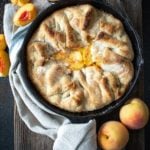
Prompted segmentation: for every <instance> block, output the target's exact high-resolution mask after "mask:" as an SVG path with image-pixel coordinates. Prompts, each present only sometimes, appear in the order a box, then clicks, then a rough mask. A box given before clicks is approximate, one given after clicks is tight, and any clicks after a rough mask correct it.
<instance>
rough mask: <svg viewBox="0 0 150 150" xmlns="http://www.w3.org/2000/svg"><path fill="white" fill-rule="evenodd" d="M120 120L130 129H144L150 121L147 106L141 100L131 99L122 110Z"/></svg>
mask: <svg viewBox="0 0 150 150" xmlns="http://www.w3.org/2000/svg"><path fill="white" fill-rule="evenodd" d="M119 115H120V120H121V122H122V123H123V124H124V125H126V126H127V127H128V128H130V129H140V128H143V127H144V126H145V125H146V124H147V122H148V119H149V110H148V107H147V105H146V104H145V103H144V102H143V101H142V100H141V99H139V98H133V99H131V100H130V101H129V102H128V103H127V104H125V105H124V106H123V107H122V108H121V109H120V114H119Z"/></svg>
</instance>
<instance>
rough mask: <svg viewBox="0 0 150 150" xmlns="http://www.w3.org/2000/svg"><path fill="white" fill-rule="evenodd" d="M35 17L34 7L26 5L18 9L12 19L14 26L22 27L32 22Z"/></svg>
mask: <svg viewBox="0 0 150 150" xmlns="http://www.w3.org/2000/svg"><path fill="white" fill-rule="evenodd" d="M36 15H37V10H36V7H35V6H34V4H32V3H28V4H25V5H24V6H22V7H21V8H19V9H18V11H17V12H16V14H15V16H14V18H13V22H14V24H15V25H16V26H24V25H27V24H28V23H30V22H32V21H33V20H34V19H35V17H36Z"/></svg>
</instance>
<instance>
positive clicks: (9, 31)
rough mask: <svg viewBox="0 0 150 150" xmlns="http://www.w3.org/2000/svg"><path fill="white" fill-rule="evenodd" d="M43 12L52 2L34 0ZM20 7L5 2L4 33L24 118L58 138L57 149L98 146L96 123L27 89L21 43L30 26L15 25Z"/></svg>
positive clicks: (11, 75)
mask: <svg viewBox="0 0 150 150" xmlns="http://www.w3.org/2000/svg"><path fill="white" fill-rule="evenodd" d="M33 2H34V3H35V4H36V6H37V7H38V9H39V12H40V11H41V10H42V9H44V8H45V6H48V5H49V4H48V3H47V1H46V0H34V1H33ZM15 11H16V7H15V6H13V5H12V4H7V5H6V6H5V12H4V34H5V36H6V41H7V44H8V47H9V54H10V60H11V68H10V73H9V80H10V85H11V89H12V92H13V95H14V99H15V102H16V105H17V109H18V112H19V115H20V117H21V119H22V120H23V121H24V123H25V124H26V125H27V127H28V128H29V129H30V130H32V131H33V132H36V133H39V134H43V135H47V136H48V137H50V138H51V139H53V140H54V145H53V149H54V150H96V149H97V144H96V123H95V120H90V121H89V122H87V123H82V124H73V123H71V122H70V120H68V119H67V118H66V117H64V116H61V115H58V114H56V113H54V112H52V111H51V110H49V109H47V108H46V107H44V106H43V105H42V104H41V103H39V102H38V101H36V99H35V98H34V96H33V95H32V93H31V92H30V91H29V90H28V89H27V87H26V86H25V84H24V80H23V78H22V74H21V69H22V68H21V65H20V62H19V52H20V47H21V45H22V43H23V40H24V36H25V34H26V31H27V30H28V27H29V26H30V24H29V25H27V26H25V27H20V28H14V27H13V23H12V18H13V15H14V12H15Z"/></svg>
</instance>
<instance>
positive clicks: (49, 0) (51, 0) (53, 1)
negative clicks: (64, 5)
mask: <svg viewBox="0 0 150 150" xmlns="http://www.w3.org/2000/svg"><path fill="white" fill-rule="evenodd" d="M47 1H48V2H50V3H51V4H56V3H57V2H60V1H61V2H63V1H64V2H66V1H67V0H47ZM68 1H77V0H68ZM78 1H79V2H80V1H84V0H78ZM85 1H87V2H90V1H93V0H85ZM99 1H100V2H102V3H103V2H105V0H99Z"/></svg>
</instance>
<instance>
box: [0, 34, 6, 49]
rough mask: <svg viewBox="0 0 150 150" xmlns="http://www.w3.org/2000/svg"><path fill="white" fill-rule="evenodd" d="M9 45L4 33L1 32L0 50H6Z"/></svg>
mask: <svg viewBox="0 0 150 150" xmlns="http://www.w3.org/2000/svg"><path fill="white" fill-rule="evenodd" d="M6 47H7V45H6V40H5V36H4V34H0V50H5V49H6Z"/></svg>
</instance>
